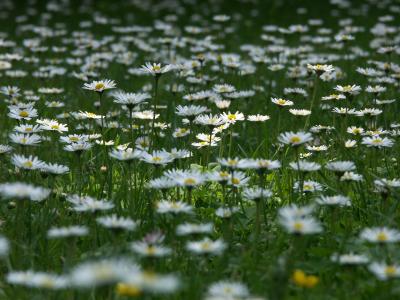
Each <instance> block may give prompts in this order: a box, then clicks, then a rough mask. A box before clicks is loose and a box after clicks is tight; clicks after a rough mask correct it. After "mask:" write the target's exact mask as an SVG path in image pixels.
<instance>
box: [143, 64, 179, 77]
mask: <svg viewBox="0 0 400 300" xmlns="http://www.w3.org/2000/svg"><path fill="white" fill-rule="evenodd" d="M140 69H141V71H142V72H143V73H145V74H150V75H153V76H156V77H159V76H161V75H162V74H164V73H167V72H169V71H171V70H172V69H173V66H172V65H165V66H161V64H160V63H150V62H146V63H145V65H143V66H142V67H141V68H140Z"/></svg>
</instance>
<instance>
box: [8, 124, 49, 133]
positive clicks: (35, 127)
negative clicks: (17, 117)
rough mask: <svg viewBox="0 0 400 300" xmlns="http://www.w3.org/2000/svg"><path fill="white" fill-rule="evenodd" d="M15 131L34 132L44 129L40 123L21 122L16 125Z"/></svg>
mask: <svg viewBox="0 0 400 300" xmlns="http://www.w3.org/2000/svg"><path fill="white" fill-rule="evenodd" d="M14 131H16V132H18V133H25V134H32V133H38V132H40V131H42V129H41V128H40V125H30V124H21V125H19V126H15V127H14Z"/></svg>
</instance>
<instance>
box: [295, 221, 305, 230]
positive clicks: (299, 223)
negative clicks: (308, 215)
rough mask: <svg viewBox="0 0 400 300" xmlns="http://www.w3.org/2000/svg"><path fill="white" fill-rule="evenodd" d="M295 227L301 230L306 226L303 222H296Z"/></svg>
mask: <svg viewBox="0 0 400 300" xmlns="http://www.w3.org/2000/svg"><path fill="white" fill-rule="evenodd" d="M293 228H294V230H296V231H301V230H302V229H303V228H304V225H303V223H301V222H296V223H294V225H293Z"/></svg>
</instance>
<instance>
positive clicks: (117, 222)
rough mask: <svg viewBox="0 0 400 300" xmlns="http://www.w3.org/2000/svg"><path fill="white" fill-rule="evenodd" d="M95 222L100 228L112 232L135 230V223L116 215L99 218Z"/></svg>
mask: <svg viewBox="0 0 400 300" xmlns="http://www.w3.org/2000/svg"><path fill="white" fill-rule="evenodd" d="M96 222H97V223H99V224H100V225H101V226H103V227H105V228H109V229H113V230H127V231H132V230H134V229H135V228H136V226H137V223H136V222H134V221H133V220H132V219H130V218H124V217H118V216H117V215H111V216H105V217H99V218H97V219H96Z"/></svg>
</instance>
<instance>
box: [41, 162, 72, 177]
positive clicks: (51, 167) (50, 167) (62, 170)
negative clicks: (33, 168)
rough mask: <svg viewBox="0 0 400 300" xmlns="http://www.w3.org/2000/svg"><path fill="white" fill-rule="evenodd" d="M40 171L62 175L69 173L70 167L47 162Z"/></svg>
mask: <svg viewBox="0 0 400 300" xmlns="http://www.w3.org/2000/svg"><path fill="white" fill-rule="evenodd" d="M40 171H42V172H44V173H50V174H54V175H62V174H66V173H68V172H69V168H68V167H67V166H64V165H58V164H51V163H45V164H44V166H43V167H42V168H41V169H40Z"/></svg>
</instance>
